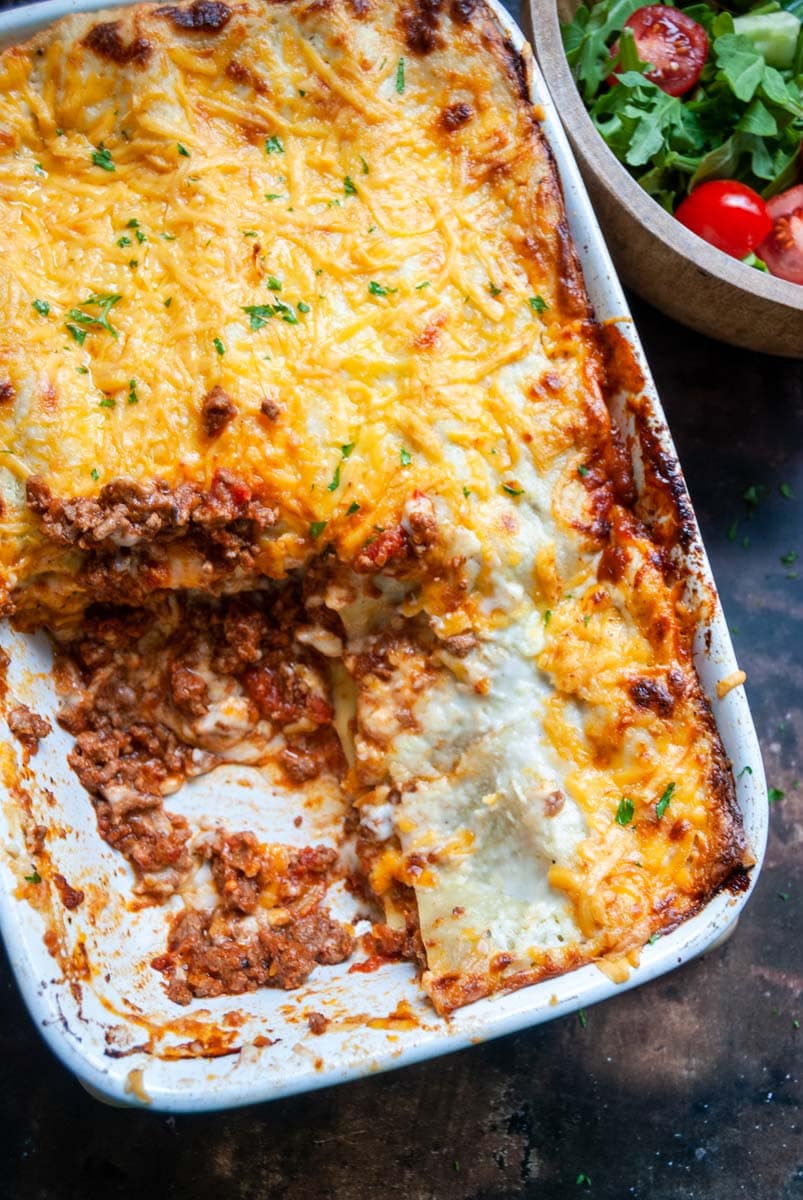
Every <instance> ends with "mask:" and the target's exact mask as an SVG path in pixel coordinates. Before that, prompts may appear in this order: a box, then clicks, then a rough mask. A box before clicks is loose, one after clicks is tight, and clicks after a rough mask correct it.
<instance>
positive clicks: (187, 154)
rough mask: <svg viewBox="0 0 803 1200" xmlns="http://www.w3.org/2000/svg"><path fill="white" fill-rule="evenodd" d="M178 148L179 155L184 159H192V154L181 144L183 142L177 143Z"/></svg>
mask: <svg viewBox="0 0 803 1200" xmlns="http://www.w3.org/2000/svg"><path fill="white" fill-rule="evenodd" d="M176 146H177V148H178V152H179V154H180V155H181V157H182V158H189V157H190V152H189V150H188V149H187V147H186V146H183V145H182V144H181V142H177V143H176Z"/></svg>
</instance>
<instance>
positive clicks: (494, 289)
mask: <svg viewBox="0 0 803 1200" xmlns="http://www.w3.org/2000/svg"><path fill="white" fill-rule="evenodd" d="M488 291H489V292H490V293H491V295H492V296H501V295H502V289H501V288H500V287H497V286H496V284H495V283H489V284H488Z"/></svg>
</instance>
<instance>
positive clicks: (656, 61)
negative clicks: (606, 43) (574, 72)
mask: <svg viewBox="0 0 803 1200" xmlns="http://www.w3.org/2000/svg"><path fill="white" fill-rule="evenodd" d="M625 29H631V30H632V31H633V37H634V39H635V42H636V49H637V50H638V56H639V58H640V59H641V61H642V62H648V63H650V64H651V65H652V67H653V70H652V71H647V72H646V75H647V78H648V79H651V80H652V82H653V83H657V84H658V87H659V88H661V89H662V91H664V92H667V93H668V94H669V95H670V96H682V95H683V94H684V93H685V92H688V91H691V89H692V88H693V87H694V85H695V83H696V82H697V80H698V79H699V78H700V72H701V71H702V69H703V65H704V64H705V60H706V58H707V57H708V34H707V33H706V31H705V30H704V29H703V27H702V25H698V24H697V22H696V21H693V20H692V19H691V17H687V16H686V14H685V13H682V12H680V11H679V9H677V8H666V7H665V6H664V5H663V4H647V5H645V7H644V8H637V9H636V11H635V12H634V13H631V14H630V16H629V17H628V18H627V20H626V21H625ZM618 53H619V43H618V42H616V43H615V44H614V45H613V46H612V48H611V54H614V55H615V54H618ZM621 71H622V67H621V66H619V67H617V68H616V71H615V72H614V74H613V75H611V76H610V77H609V79H608V82H609V83H615V82H616V75H617V74H619V73H620V72H621Z"/></svg>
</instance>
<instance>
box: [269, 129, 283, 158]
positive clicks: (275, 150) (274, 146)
mask: <svg viewBox="0 0 803 1200" xmlns="http://www.w3.org/2000/svg"><path fill="white" fill-rule="evenodd" d="M265 153H266V154H284V146H283V145H282V142H281V138H279V137H278V136H277V135H276V134H274V135H273V136H272V137H269V138H268V139H267V140H266V142H265Z"/></svg>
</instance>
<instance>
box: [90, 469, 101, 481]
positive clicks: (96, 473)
mask: <svg viewBox="0 0 803 1200" xmlns="http://www.w3.org/2000/svg"><path fill="white" fill-rule="evenodd" d="M89 474H90V475H91V477H92V478H93V479H94V481H95V483H97V481H98V480H99V479H100V471H99V470H98V469H97V467H93V468H92V470H91V471H90V472H89Z"/></svg>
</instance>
